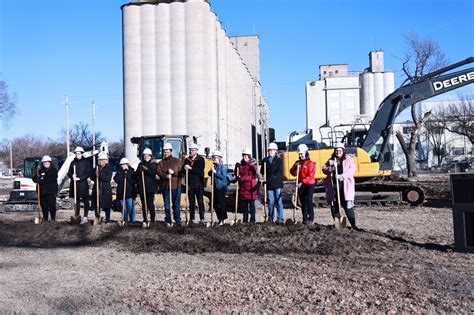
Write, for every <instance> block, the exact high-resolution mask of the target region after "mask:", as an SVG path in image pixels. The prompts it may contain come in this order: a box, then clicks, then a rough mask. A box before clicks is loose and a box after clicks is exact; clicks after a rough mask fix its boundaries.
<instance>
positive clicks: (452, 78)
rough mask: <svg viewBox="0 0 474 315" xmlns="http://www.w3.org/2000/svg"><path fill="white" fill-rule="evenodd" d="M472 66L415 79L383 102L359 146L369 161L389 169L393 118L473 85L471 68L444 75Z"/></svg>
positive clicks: (456, 65)
mask: <svg viewBox="0 0 474 315" xmlns="http://www.w3.org/2000/svg"><path fill="white" fill-rule="evenodd" d="M472 62H474V57H470V58H467V59H465V60H463V61H460V62H457V63H455V64H452V65H450V66H447V67H445V68H442V69H440V70H437V71H434V72H431V73H429V74H427V75H425V76H422V77H419V78H416V79H415V80H412V81H411V82H409V83H407V84H404V85H402V86H401V87H400V88H398V89H397V90H395V91H394V92H393V93H392V94H390V95H389V96H387V97H386V98H385V99H384V100H383V101H382V103H381V104H380V107H379V109H378V110H377V113H376V114H375V117H374V119H373V120H372V123H371V125H370V129H369V132H368V133H367V135H366V137H365V139H364V141H363V143H362V148H363V149H364V150H365V151H366V152H368V153H369V155H370V156H371V159H372V161H374V162H375V161H377V162H379V163H380V169H381V170H387V169H392V159H391V154H390V152H389V148H388V139H389V136H390V134H391V131H392V126H393V123H394V121H395V118H396V117H397V116H398V115H399V114H400V113H401V112H402V111H403V110H404V109H406V108H407V107H410V106H412V105H413V104H415V103H418V102H420V101H423V100H426V99H428V98H431V97H434V96H436V95H440V94H443V93H446V92H448V91H451V90H454V89H457V88H460V87H463V86H466V85H468V84H471V83H474V68H469V69H464V70H461V71H457V72H452V73H449V74H444V73H446V72H448V71H450V70H453V69H456V68H459V67H461V66H464V65H466V64H469V63H472ZM443 74H444V75H443ZM380 138H382V139H383V141H382V144H381V146H380V147H377V146H376V144H377V142H379V139H380Z"/></svg>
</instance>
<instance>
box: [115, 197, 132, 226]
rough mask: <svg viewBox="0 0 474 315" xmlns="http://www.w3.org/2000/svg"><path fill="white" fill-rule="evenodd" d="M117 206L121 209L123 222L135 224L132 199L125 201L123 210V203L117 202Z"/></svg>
mask: <svg viewBox="0 0 474 315" xmlns="http://www.w3.org/2000/svg"><path fill="white" fill-rule="evenodd" d="M119 206H120V209H122V213H123V220H124V221H125V222H132V223H135V200H133V198H127V199H125V208H124V207H123V201H122V200H119Z"/></svg>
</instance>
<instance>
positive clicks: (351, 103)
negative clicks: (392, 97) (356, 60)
mask: <svg viewBox="0 0 474 315" xmlns="http://www.w3.org/2000/svg"><path fill="white" fill-rule="evenodd" d="M319 72H320V73H319V80H316V81H310V82H307V83H306V126H307V129H311V130H312V131H313V139H314V140H316V141H318V142H321V141H322V140H324V139H323V138H326V137H327V135H326V134H324V132H323V134H321V132H320V127H323V126H330V127H334V126H338V125H341V124H342V125H348V129H350V125H352V124H355V123H360V124H369V123H370V121H371V120H372V118H373V117H374V115H375V112H376V111H377V108H378V106H379V105H380V103H381V102H382V101H383V99H384V98H385V97H386V96H387V95H389V94H390V93H392V92H393V91H394V84H395V83H394V74H393V72H392V71H385V69H384V55H383V51H371V52H370V53H369V67H368V68H367V69H365V70H364V71H362V72H360V71H349V69H348V65H347V64H334V65H321V66H320V67H319ZM321 130H323V129H321Z"/></svg>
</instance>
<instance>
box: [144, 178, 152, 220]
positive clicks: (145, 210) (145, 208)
mask: <svg viewBox="0 0 474 315" xmlns="http://www.w3.org/2000/svg"><path fill="white" fill-rule="evenodd" d="M142 188H143V200H144V201H145V207H143V205H142V208H143V209H142V211H144V212H143V213H144V217H145V218H146V217H147V215H146V212H147V210H148V206H147V203H146V187H145V174H144V173H143V171H142ZM150 223H151V222H150V221H148V222H147V221H143V223H142V225H143V228H144V229H148V228H149V227H150Z"/></svg>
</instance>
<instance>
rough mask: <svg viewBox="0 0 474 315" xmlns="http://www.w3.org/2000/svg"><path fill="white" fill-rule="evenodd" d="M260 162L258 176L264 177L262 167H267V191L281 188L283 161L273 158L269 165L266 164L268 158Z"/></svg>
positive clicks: (276, 157)
mask: <svg viewBox="0 0 474 315" xmlns="http://www.w3.org/2000/svg"><path fill="white" fill-rule="evenodd" d="M262 162H263V163H262V166H260V174H262V175H264V171H265V170H264V165H266V166H267V178H266V180H267V184H266V186H267V189H270V190H271V189H277V188H283V173H282V172H283V160H282V159H280V158H279V157H278V156H275V157H274V158H273V161H272V163H271V164H270V163H269V162H268V157H266V158H264V159H263V161H262Z"/></svg>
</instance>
